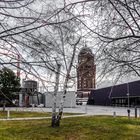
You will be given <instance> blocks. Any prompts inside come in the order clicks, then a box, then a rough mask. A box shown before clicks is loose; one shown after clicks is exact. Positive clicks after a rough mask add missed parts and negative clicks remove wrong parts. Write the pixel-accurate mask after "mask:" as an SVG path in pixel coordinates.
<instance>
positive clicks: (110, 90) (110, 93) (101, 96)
mask: <svg viewBox="0 0 140 140" xmlns="http://www.w3.org/2000/svg"><path fill="white" fill-rule="evenodd" d="M128 94H129V97H130V98H132V97H140V80H139V81H134V82H130V83H124V84H120V85H115V86H110V87H106V88H101V89H95V90H92V91H91V94H90V97H89V98H90V99H94V101H95V104H103V103H104V105H108V104H110V99H111V98H128Z"/></svg>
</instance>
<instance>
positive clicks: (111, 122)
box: [0, 116, 140, 140]
mask: <svg viewBox="0 0 140 140" xmlns="http://www.w3.org/2000/svg"><path fill="white" fill-rule="evenodd" d="M50 122H51V120H50V119H46V120H28V121H27V120H26V121H0V140H139V139H140V119H134V118H133V119H131V120H130V121H129V120H128V119H127V117H117V118H113V117H111V116H96V117H75V118H65V119H62V121H61V126H60V128H51V127H50Z"/></svg>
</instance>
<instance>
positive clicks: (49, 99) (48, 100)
mask: <svg viewBox="0 0 140 140" xmlns="http://www.w3.org/2000/svg"><path fill="white" fill-rule="evenodd" d="M62 97H63V92H62V91H59V92H58V93H57V97H56V105H57V107H59V105H60V102H61V99H62ZM44 105H45V107H52V105H53V92H47V93H44ZM64 107H71V108H72V107H76V94H75V91H67V93H66V97H65V102H64Z"/></svg>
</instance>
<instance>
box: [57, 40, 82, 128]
mask: <svg viewBox="0 0 140 140" xmlns="http://www.w3.org/2000/svg"><path fill="white" fill-rule="evenodd" d="M80 39H81V38H79V39H78V40H77V42H76V43H75V44H74V48H73V52H72V58H71V61H70V64H69V66H68V69H67V74H66V78H65V82H64V86H63V97H62V100H61V103H60V106H59V112H58V115H57V118H56V124H57V125H58V126H59V125H60V120H61V118H62V114H63V107H64V101H65V97H66V93H67V87H68V81H69V79H70V72H71V68H72V65H73V61H74V57H75V52H76V46H77V44H78V43H79V41H80Z"/></svg>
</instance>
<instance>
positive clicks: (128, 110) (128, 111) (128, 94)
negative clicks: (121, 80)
mask: <svg viewBox="0 0 140 140" xmlns="http://www.w3.org/2000/svg"><path fill="white" fill-rule="evenodd" d="M126 95H127V99H128V101H127V102H128V109H127V113H128V119H130V93H129V83H127V94H126Z"/></svg>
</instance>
